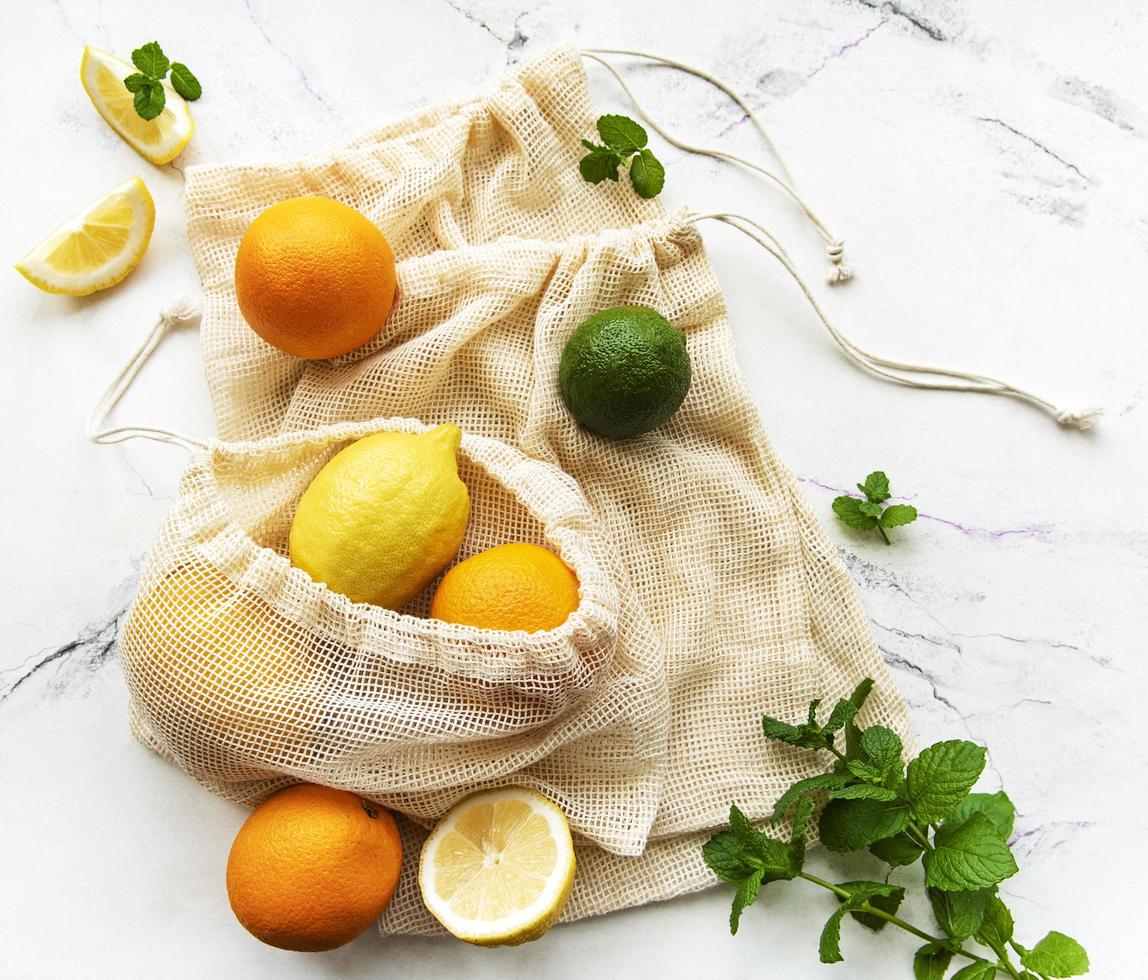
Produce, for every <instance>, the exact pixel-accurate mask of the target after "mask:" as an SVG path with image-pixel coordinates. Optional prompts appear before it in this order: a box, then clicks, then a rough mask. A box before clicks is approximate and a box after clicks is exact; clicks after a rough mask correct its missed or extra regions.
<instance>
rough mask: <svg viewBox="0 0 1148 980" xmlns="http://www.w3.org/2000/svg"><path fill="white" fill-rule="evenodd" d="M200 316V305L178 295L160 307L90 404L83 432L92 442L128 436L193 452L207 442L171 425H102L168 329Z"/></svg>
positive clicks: (127, 437)
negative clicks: (140, 339) (136, 344)
mask: <svg viewBox="0 0 1148 980" xmlns="http://www.w3.org/2000/svg"><path fill="white" fill-rule="evenodd" d="M198 317H199V307H197V306H196V305H195V303H194V302H192V301H191V300H189V299H187V298H181V299H177V300H176V301H175V302H173V303H170V304H168V305H167V306H165V307H164V308H163V309H162V310H160V314H159V319H158V320H157V321H156V325H155V326H154V327H153V328H152V331H151V333H149V334H148V335H147V337H145V338H144V340H143V342H142V343H141V344H140V345H139V347H137V348H136V349H135V351H134V352H133V353H132V355H131V357H130V358H129V359H128V362H127V363H126V364H125V365H124V366H123V367H122V368H121V369H120V372H119V374H117V375H116V376H115V377H114V378H113V379H112V383H111V384H110V385H108V388H107V390H106V391H105V392H104V393H103V394H102V395H101V396H100V398H99V401H97V402H96V404H95V405H94V406H93V407H92V411H91V412H90V413H89V415H88V421H87V425H86V426H85V429H84V431H85V433H86V435H87V437H88V438H89V439H90V440H91V441H92V442H94V443H97V444H99V445H105V446H106V445H111V444H113V443H117V442H124V441H126V440H128V439H151V440H153V441H155V442H166V443H168V444H170V445H173V446H181V447H182V448H184V449H187V450H189V451H192V452H194V451H195V450H197V449H205V448H207V443H205V442H202V441H201V440H199V439H193V438H192V437H191V436H184V435H180V434H179V433H178V432H172V431H171V430H170V429H161V428H157V427H151V426H119V427H117V428H112V429H102V428H101V426H102V425H103V424H104V423H105V422H106V421H107V418H108V415H109V414H111V411H112V409H114V408H115V407H116V405H117V404H118V403H119V400H120V399H121V398H123V397H124V395H125V394H127V391H128V389H129V388H130V387H131V386H132V382H133V381H135V379H136V376H137V375H138V374H139V373H140V371H141V370H142V368H143V366H144V365H145V364H146V363H147V361H148V358H150V357H151V355H152V354H153V353H155V349H156V348H157V347H158V346H159V345H160V342H161V341H162V340H163V338H164V337H165V336H167V333H168V331H170V330H171V329H172V328H173V327H178V326H181V325H182V324H184V323H188V322H190V321H192V320H195V319H197V318H198Z"/></svg>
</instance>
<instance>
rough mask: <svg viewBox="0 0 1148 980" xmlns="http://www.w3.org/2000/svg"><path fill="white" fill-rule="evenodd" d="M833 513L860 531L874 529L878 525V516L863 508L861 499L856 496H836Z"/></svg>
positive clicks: (844, 522)
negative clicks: (868, 512)
mask: <svg viewBox="0 0 1148 980" xmlns="http://www.w3.org/2000/svg"><path fill="white" fill-rule="evenodd" d="M833 513H834V514H836V515H837V519H838V520H839V521H841V522H842V523H843V524H847V525H848V526H849V527H852V528H855V529H856V530H858V531H872V530H873V528H875V527H876V526H877V518H875V517H871V516H870V515H869V514H866V513H864V512H863V511H862V510H861V501H860V500H858V499H857V498H856V497H836V498H834V500H833Z"/></svg>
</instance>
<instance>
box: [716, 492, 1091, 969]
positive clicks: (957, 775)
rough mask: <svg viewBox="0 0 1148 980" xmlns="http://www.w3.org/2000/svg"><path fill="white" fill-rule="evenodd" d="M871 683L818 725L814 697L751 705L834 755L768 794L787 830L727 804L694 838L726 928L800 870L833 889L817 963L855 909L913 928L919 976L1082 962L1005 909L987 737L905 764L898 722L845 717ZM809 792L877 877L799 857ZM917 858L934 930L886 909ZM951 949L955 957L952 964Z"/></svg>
mask: <svg viewBox="0 0 1148 980" xmlns="http://www.w3.org/2000/svg"><path fill="white" fill-rule="evenodd" d="M866 484H867V485H868V487H869V490H871V491H872V492H873V493H874V494H876V495H880V494H882V493H883V494H885V497H884V499H888V481H887V480H886V479H885V478H884V474H880V473H875V474H871V475H870V478H869V480H867V481H866ZM877 502H878V503H880V502H881V501H877ZM872 687H873V682H872V680H870V679H868V678H867V679H866V680H864V681H863V682H862V683H861V684H860V685H859V686H858V687H857V690H855V691H854V692H853V694H852V695H850V697H848V698H843V699H841V700H839V701H838V702H837V703H836V705H834V707H833V709H832V711H831V712H830V714H829V716H828V718H827V719H826V721H825V722H824V724H822V723H821V722H819V721H818V719H817V713H818V707H819V705H820V703H821V702H820V700H816V701H814V702H813V703H812V704H811V705H810V708H809V714H808V717H807V718H806V720H805V721H804V722H802V723H800V724H797V725H793V724H790V723H788V722H785V721H781V720H779V719H777V718H771V717H769V716H768V715H767V716H765V717H764V718H762V731H763V733H764V734H765V736H766V738H769V739H771V740H773V741H778V742H783V743H784V744H786V745H790V746H794V747H797V748H806V749H809V750H811V751H822V752H828V753H829V754H830V755H831V756H833V758H834V762H833V767H832V768H831V769H830V770H829V771H827V772H824V773H821V774H819V775H816V776H810V777H808V778H807V779H803V780H800V781H799V782H797V783H795V784H794V785H793V786H792V787H790V789H788V790H787V791H786V792H785V793H783V794H782V795H781V797H780V798H779V799H778V801H777V804H776V806H775V807H774V810H773V815H772V817H771V818H770V821H769V823H770V825H773V826H775V825H776V824H777V823H778V822H779V821H780V820H781V819H782V818H784V817H785V816H786V815H787V814H789V813H790V812H792V813H793V828H792V830H791V831H790V834H789V840H788V841H783V840H779V839H777V838H774V837H769V836H766V834H765V833H763V832H762V831H761V830H759V829H758V828H757V827H755V826H754V825H753V823H752V822H751V821H750V819H749V818H748V817H747V816H746V814H745V813H743V812H742V811H741V810H740V809H739V808H738V807H737V806H731V807H730V829H729V830H726V831H722V832H721V833H718V834H715V835H714V836H713V837H711V838H710V839H709V840H708V841H707V842H706V843H705V845H704V846H703V847H702V855H703V857H704V859H705V862H706V864H707V865H708V866H709V867H710V869H711V870H712V871H713V872H714V873H715V874H716V875H717V876H718V877H719V878H720V879H721V880H722V881H724V882H726V883H728V884H730V885H732V886H733V888H734V897H733V906H732V908H731V911H730V931H731V932H734V933H736V932H737V928H738V925H739V923H740V920H741V916H742V913H743V912H744V910H745V909H746V908H747V907H748V906H750V905H752V904H753V903H754V902H755V901H756V900H757V897H758V894H759V892H760V890H761V889H762V888H763V887H764V886H766V885H768V884H770V883H771V882H775V881H788V880H792V879H795V878H801V879H804V880H805V881H808V882H811V883H812V884H815V885H818V886H820V887H822V888H825V889H826V890H828V891H830V892H832V893H833V894H834V895H835V896H836V898H837V901H838V906H837V908H836V909H835V910H834V911H833V913H832V914H831V915H830V917H829V920H828V921H827V922H826V923H825V927H824V929H823V930H822V932H821V939H820V941H819V944H818V946H819V952H820V958H821V962H823V963H837V962H839V961H841V960H842V959H843V958H844V957H843V954H842V952H841V929H842V924H843V923H844V921H845V920H846V919H847V918H853V919H854V920H856V921H857V922H859V923H860V924H861V925H863V926H865V927H867V928H869V929H873V930H878V929H881V928H883V927H884V926H886V925H889V924H892V925H895V926H897V927H898V928H900V929H903V930H904V931H906V932H908V933H911V934H912V935H914V936H916V937H917V938H918V939H920V940H923V942H924V945H923V946H921V947H920V948H919V949H918V950H917V951H916V953H915V955H914V957H913V976H914V977H915V978H916V980H944V978H945V977H946V976H949V977H950V980H988V978H990V977H995V976H998V975H1003V976H1006V977H1013V978H1030V980H1037V978H1041V980H1047V978H1050V977H1075V976H1080V975H1082V974H1085V973H1087V972H1088V969H1089V963H1088V954H1087V953H1086V952H1085V951H1084V948H1083V947H1082V946H1081V945H1080V944H1079V943H1078V942H1076V941H1075V940H1074V939H1070V938H1069V937H1068V936H1065V935H1064V934H1062V933H1059V932H1050V933H1049V934H1048V935H1047V936H1045V937H1044V938H1043V939H1042V940H1040V942H1038V943H1037V944H1036V945H1035V946H1034V947H1033V948H1032V949H1027V948H1025V947H1024V946H1022V945H1021V944H1020V943H1019V942H1018V941H1017V939H1016V938H1015V936H1014V928H1015V924H1014V922H1013V916H1012V913H1011V912H1010V911H1009V909H1008V906H1006V905H1005V903H1004V901H1003V900H1002V899H1001V897H1000V895H999V894H998V886H999V885H1000V883H1001V882H1002V881H1004V880H1005V879H1007V878H1009V877H1011V876H1012V875H1014V874H1016V873H1017V865H1016V860H1015V858H1014V857H1013V854H1012V850H1011V849H1010V848H1009V845H1008V837H1009V835H1010V834H1011V833H1012V827H1013V822H1014V820H1015V817H1016V810H1015V809H1014V807H1013V805H1012V802H1011V801H1010V800H1009V798H1008V796H1007V795H1005V793H1004V792H997V793H973V792H971V790H972V788H973V786H974V785H976V782H977V780H978V779H979V778H980V775H981V772H982V771H983V770H984V765H985V750H984V748H983V747H982V746H979V745H976V744H974V743H972V742H967V741H963V740H953V741H947V742H938V743H937V744H936V745H932V746H930V747H929V748H927V749H925V750H924V751H922V752H921V753H920V754H919V755H917V757H916V758H915V759H912V760H910V761H909V763H908V766H906V765H905V763H904V761H903V758H902V754H903V753H902V745H901V740H900V739H899V738H898V737H897V735H896V733H895V732H892V731H890V730H889V729H888V728H884V727H882V726H881V725H870V726H868V727H865V728H862V727H860V726H859V725H858V724H857V722H856V719H857V716H858V714H859V712H860V711H861V709H862V707H863V705H864V703H865V699H866V698H867V697H868V695H869V692H870V690H871V689H872ZM839 736H840V737H842V738H843V741H844V746H843V747H839V745H838V738H839ZM842 749H843V750H842ZM819 805H823V809H822V811H821V816H820V818H819V822H818V831H819V836H820V838H821V841H822V843H823V844H825V845H826V847H827V848H829V849H830V850H832V851H861V850H865V849H868V851H869V853H870V854H871V855H873V856H874V857H876V858H878V859H879V860H880V861H882V862H883V863H884V864H885V865H887V867H886V868H885V869H884V871H881V870H880V869H878V871H877V874H875V875H874V878H884V879H885V880H884V881H878V880H873V881H866V880H861V881H844V882H839V883H833V882H831V881H826V880H825V879H823V878H819V877H817V876H816V875H813V874H810V873H809V872H807V871H805V870H804V864H805V846H806V835H807V824H808V821H809V820H810V819H811V817H812V816H813V814H814V811H815V809H816V808H817V806H819ZM918 861H920V862H921V864H922V866H923V868H924V879H925V881H924V883H925V886H926V891H927V894H928V897H929V901H930V904H931V905H932V908H933V916H934V918H935V919H936V922H937V926H938V927H939V929H940V931H941V933H942V934H941V935H932V934H930V933H929V932H926V931H925V930H924V929H920V928H918V927H917V926H915V925H913V924H912V923H910V922H907V921H905V920H904V919H902V918H900V917H899V916H898V914H897V912H898V910H899V908H900V906H901V902H902V900H903V899H904V897H905V888H904V886H902V885H899V884H892V883H890V882H889V880H888V878H889V877H890V875H891V874H892V872H893V869H895V868H898V867H906V866H910V865H913V864H916V863H917V862H918ZM1014 954H1015V955H1016V956H1017V957H1019V959H1020V963H1019V964H1017V963H1014V961H1013V959H1012V956H1013V955H1014ZM954 960H957V961H958V962H960V961H964V965H962V966H961V968H960V969H958V970H957V971H956V972H955V973H953V974H951V975H950V974H949V968H950V966H951V964H952V963H953V961H954Z"/></svg>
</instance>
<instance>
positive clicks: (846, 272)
mask: <svg viewBox="0 0 1148 980" xmlns="http://www.w3.org/2000/svg"><path fill="white" fill-rule="evenodd" d="M825 251H826V252H827V253H828V255H829V261H830V262H831V263H833V264H832V265H831V266H830V268H829V272H828V274H827V275H826V277H825V281H826V282H827V283H829V285H830V286H836V285H837V284H838V283H842V282H848V281H849V280H850V279H852V278H853V270H852V269H850V268H849V266H847V265H844V264H843V263H842V261H841V260H842V259H843V258H844V257H845V243H844V242H843V241H841V239H839V238H838V239H834V240H833V241H831V242H829V243H828V244H827V245H826V246H825Z"/></svg>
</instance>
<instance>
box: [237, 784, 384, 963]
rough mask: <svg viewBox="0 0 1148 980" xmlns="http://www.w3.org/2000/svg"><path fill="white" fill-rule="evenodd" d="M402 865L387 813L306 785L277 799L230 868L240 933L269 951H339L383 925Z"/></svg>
mask: <svg viewBox="0 0 1148 980" xmlns="http://www.w3.org/2000/svg"><path fill="white" fill-rule="evenodd" d="M402 863H403V850H402V844H401V842H400V840H399V830H398V827H396V826H395V819H394V817H392V816H391V814H390V813H389V812H388V811H387V810H385V809H383V808H382V807H380V806H378V805H377V804H374V803H368V802H367V801H365V800H362V799H360V798H359V797H358V796H356V795H355V794H354V793H347V792H344V791H343V790H340V789H331V788H329V787H327V786H312V785H309V784H307V783H302V784H300V785H298V786H288V787H287V788H286V789H281V790H279V792H278V793H276V794H275V795H274V796H272V797H270V798H269V799H267V800H266V801H265V802H263V803H262V804H260V805H259V806H258V807H256V808H255V812H254V813H252V814H251V816H250V817H248V818H247V822H246V823H245V824H244V825H243V826H242V827H241V828H240V829H239V834H238V836H236V838H235V843H234V844H232V845H231V855H230V856H229V857H228V859H227V897H228V899H230V901H231V910H232V911H233V912H234V913H235V916H236V918H237V919H239V922H240V924H241V925H242V926H243V928H244V929H246V930H247V931H248V932H249V933H251V934H252V935H253V936H254V937H255V938H256V939H260V940H262V941H263V942H265V943H267V944H268V945H270V946H278V947H279V948H280V949H293V950H297V951H299V952H303V953H312V952H318V951H320V950H325V949H334V948H335V947H337V946H342V945H344V944H345V943H349V942H350V941H351V940H352V939H354V938H355V937H356V936H358V935H360V934H361V933H363V932H364V931H365V930H366V929H368V928H369V927H370V926H371V924H372V923H373V922H374V921H375V920H376V919H377V918H378V917H379V915H380V913H382V911H383V909H384V908H386V906H387V902H389V901H390V900H391V895H392V894H393V893H394V890H395V885H397V884H398V881H399V871H400V869H401V868H402Z"/></svg>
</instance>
